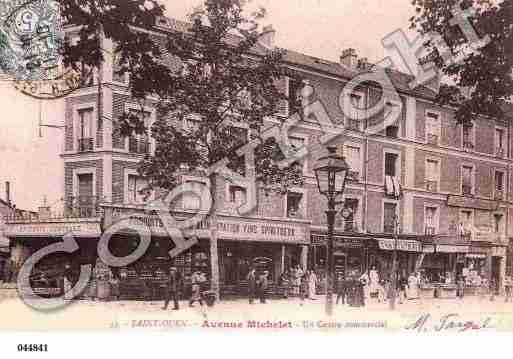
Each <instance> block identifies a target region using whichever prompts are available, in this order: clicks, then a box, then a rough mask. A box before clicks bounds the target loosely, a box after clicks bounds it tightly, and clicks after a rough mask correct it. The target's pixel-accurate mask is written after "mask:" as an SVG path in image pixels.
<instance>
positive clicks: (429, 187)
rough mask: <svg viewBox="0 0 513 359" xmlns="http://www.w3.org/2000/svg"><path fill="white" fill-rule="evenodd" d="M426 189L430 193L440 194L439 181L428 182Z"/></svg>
mask: <svg viewBox="0 0 513 359" xmlns="http://www.w3.org/2000/svg"><path fill="white" fill-rule="evenodd" d="M426 189H427V190H428V191H429V192H438V182H437V181H427V182H426Z"/></svg>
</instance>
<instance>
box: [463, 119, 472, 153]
mask: <svg viewBox="0 0 513 359" xmlns="http://www.w3.org/2000/svg"><path fill="white" fill-rule="evenodd" d="M463 148H466V149H473V148H474V126H473V124H471V123H464V124H463Z"/></svg>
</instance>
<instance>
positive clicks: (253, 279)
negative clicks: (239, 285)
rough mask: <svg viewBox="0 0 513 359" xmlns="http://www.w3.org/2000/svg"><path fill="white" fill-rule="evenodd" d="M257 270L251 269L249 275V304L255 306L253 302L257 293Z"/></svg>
mask: <svg viewBox="0 0 513 359" xmlns="http://www.w3.org/2000/svg"><path fill="white" fill-rule="evenodd" d="M255 272H256V271H255V268H251V270H250V271H249V273H248V277H247V280H248V295H249V304H253V300H254V299H255V291H256V282H257V279H256V273H255Z"/></svg>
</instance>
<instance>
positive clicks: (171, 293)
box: [162, 267, 181, 310]
mask: <svg viewBox="0 0 513 359" xmlns="http://www.w3.org/2000/svg"><path fill="white" fill-rule="evenodd" d="M180 284H181V276H180V272H178V270H177V269H176V267H171V268H170V269H169V279H168V281H167V288H166V300H165V302H164V308H162V309H163V310H166V309H167V306H168V305H169V302H170V301H171V299H173V303H174V307H173V310H178V309H180V308H179V304H178V292H179V290H180Z"/></svg>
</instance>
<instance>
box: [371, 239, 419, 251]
mask: <svg viewBox="0 0 513 359" xmlns="http://www.w3.org/2000/svg"><path fill="white" fill-rule="evenodd" d="M395 241H396V240H395V239H388V238H387V239H378V244H379V248H380V249H385V250H389V251H393V250H394V242H395ZM396 248H397V250H398V251H405V252H422V243H421V242H419V241H414V240H408V239H397V247H396Z"/></svg>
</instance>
